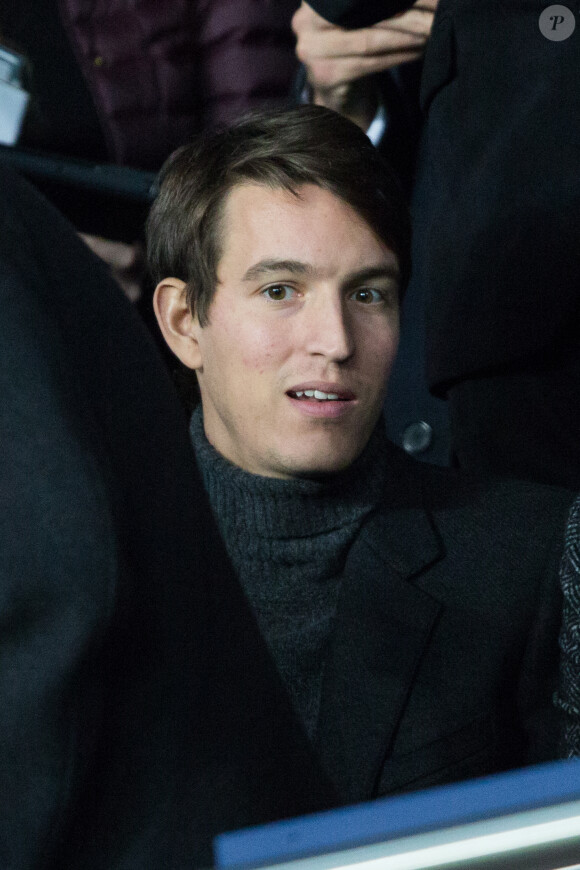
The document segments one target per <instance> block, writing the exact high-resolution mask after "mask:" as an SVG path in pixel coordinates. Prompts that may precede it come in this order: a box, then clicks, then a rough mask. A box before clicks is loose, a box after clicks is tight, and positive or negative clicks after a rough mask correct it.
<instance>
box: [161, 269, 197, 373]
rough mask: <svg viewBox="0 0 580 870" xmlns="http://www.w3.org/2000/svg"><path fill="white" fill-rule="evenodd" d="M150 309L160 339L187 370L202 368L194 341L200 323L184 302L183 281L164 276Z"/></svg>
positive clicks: (184, 285) (184, 289)
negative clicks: (152, 310) (161, 334)
mask: <svg viewBox="0 0 580 870" xmlns="http://www.w3.org/2000/svg"><path fill="white" fill-rule="evenodd" d="M153 308H154V309H155V316H156V317H157V322H158V324H159V328H160V329H161V332H162V333H163V338H164V339H165V341H166V342H167V344H168V345H169V347H170V348H171V350H172V351H173V353H174V354H175V356H176V357H178V358H179V359H180V360H181V362H182V363H183V364H184V365H186V366H187V367H188V368H190V369H199V368H201V353H200V349H199V344H198V341H197V333H198V330H199V328H200V327H199V322H198V319H197V317H195V316H194V315H193V314H192V313H191V310H190V308H189V305H188V304H187V294H186V284H185V281H181V280H180V279H179V278H164V279H163V281H160V282H159V284H158V285H157V287H156V288H155V293H154V294H153Z"/></svg>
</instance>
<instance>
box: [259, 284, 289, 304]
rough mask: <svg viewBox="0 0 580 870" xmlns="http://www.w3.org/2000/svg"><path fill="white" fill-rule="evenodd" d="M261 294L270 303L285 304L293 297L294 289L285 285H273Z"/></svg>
mask: <svg viewBox="0 0 580 870" xmlns="http://www.w3.org/2000/svg"><path fill="white" fill-rule="evenodd" d="M262 293H263V295H264V296H266V298H267V299H271V300H272V302H286V301H287V300H288V299H290V298H291V296H292V295H293V293H294V289H293V288H292V287H289V286H288V285H287V284H274V285H273V286H272V287H266V289H265V290H263V291H262Z"/></svg>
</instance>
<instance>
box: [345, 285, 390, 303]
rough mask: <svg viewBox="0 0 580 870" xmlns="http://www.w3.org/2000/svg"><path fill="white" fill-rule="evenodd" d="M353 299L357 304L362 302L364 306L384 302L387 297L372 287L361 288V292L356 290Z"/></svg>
mask: <svg viewBox="0 0 580 870" xmlns="http://www.w3.org/2000/svg"><path fill="white" fill-rule="evenodd" d="M351 298H352V299H354V301H355V302H362V303H363V305H371V304H373V303H377V302H384V301H385V297H384V296H383V294H382V293H380V292H379V291H378V290H373V289H372V288H370V287H361V289H360V290H355V291H354V293H353V294H352V297H351Z"/></svg>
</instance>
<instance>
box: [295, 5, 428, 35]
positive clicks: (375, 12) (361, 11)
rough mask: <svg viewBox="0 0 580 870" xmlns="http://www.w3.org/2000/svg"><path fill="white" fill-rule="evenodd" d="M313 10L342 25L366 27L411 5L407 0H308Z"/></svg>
mask: <svg viewBox="0 0 580 870" xmlns="http://www.w3.org/2000/svg"><path fill="white" fill-rule="evenodd" d="M309 5H310V6H312V8H313V9H314V11H315V12H318V14H319V15H322V17H323V18H326V20H327V21H331V22H332V23H333V24H340V25H341V26H343V27H353V28H354V27H368V26H369V25H371V24H376V23H377V21H384V19H385V18H390V17H391V15H395V14H396V13H397V12H402V11H403V10H404V9H408V8H409V7H410V6H412V3H410V2H409V0H311V2H310V0H309Z"/></svg>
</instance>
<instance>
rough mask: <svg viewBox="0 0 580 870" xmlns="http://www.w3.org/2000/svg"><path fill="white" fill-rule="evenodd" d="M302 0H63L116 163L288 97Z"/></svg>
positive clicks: (161, 153)
mask: <svg viewBox="0 0 580 870" xmlns="http://www.w3.org/2000/svg"><path fill="white" fill-rule="evenodd" d="M297 6H298V0H59V7H60V14H61V19H62V22H63V24H64V26H65V28H66V31H67V33H68V37H69V40H70V42H71V44H72V46H73V48H74V50H75V53H76V56H77V60H78V62H79V64H80V66H81V69H82V72H83V75H84V78H85V80H86V82H87V85H88V87H89V90H90V92H91V95H92V98H93V102H94V103H95V106H96V108H97V112H98V114H99V118H100V121H101V126H102V128H103V132H104V134H105V139H106V142H107V147H108V150H109V157H110V159H111V160H113V161H114V162H115V163H120V164H128V165H131V166H137V167H141V168H144V169H154V170H155V169H158V168H159V166H160V164H161V163H162V162H163V160H164V159H165V158H166V157H167V156H168V154H169V153H171V151H172V150H173V149H174V148H176V147H177V146H178V145H181V144H182V143H184V142H186V141H187V140H188V139H189V138H191V136H192V134H194V133H195V132H197V131H199V130H200V129H201V128H202V127H206V126H214V125H216V124H220V123H227V122H229V121H231V120H233V119H234V118H235V117H236V116H239V115H240V114H243V112H244V111H246V110H248V109H250V108H253V107H254V106H257V105H263V104H264V103H265V102H266V103H270V102H272V103H276V102H281V101H284V100H285V99H286V97H287V94H288V91H289V88H290V83H291V80H292V77H293V74H294V71H295V67H296V61H295V57H294V40H293V37H292V33H291V30H290V18H291V16H292V13H293V12H294V10H295V9H296V8H297Z"/></svg>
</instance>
